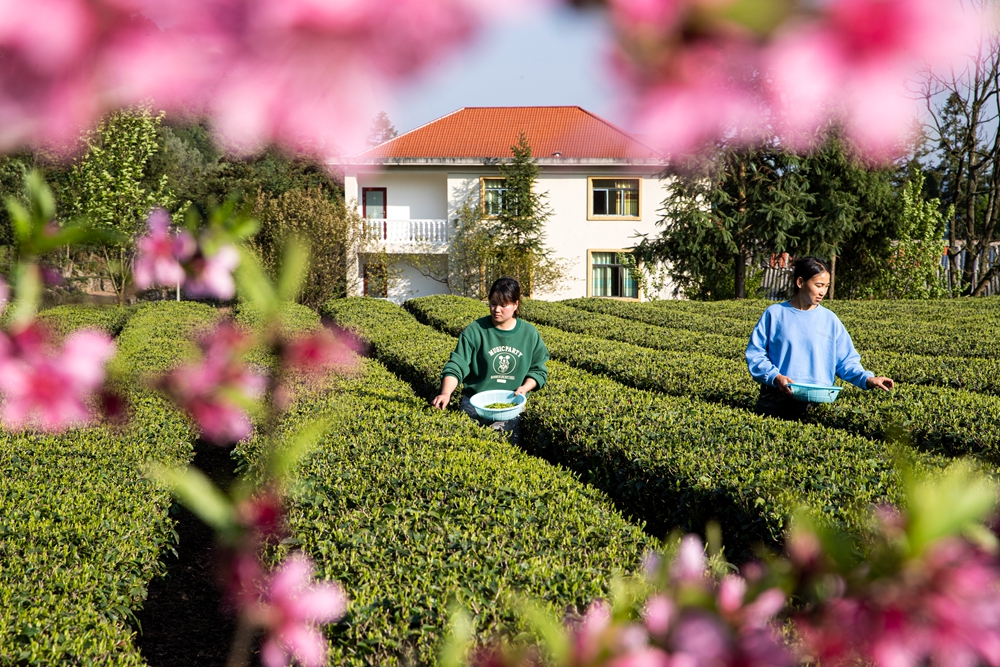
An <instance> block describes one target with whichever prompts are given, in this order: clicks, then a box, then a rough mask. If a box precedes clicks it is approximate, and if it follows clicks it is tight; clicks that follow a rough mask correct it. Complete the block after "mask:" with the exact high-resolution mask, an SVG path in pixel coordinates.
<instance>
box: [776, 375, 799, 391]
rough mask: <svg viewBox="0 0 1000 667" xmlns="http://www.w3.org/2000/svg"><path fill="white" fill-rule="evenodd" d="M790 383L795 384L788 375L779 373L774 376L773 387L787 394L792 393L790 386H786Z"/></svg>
mask: <svg viewBox="0 0 1000 667" xmlns="http://www.w3.org/2000/svg"><path fill="white" fill-rule="evenodd" d="M790 384H795V383H794V382H792V378H790V377H788V376H787V375H779V376H778V377H776V378H774V388H775V389H777V390H778V391H780V392H783V393H785V394H787V395H789V396H791V395H792V388H791V387H789V386H788V385H790Z"/></svg>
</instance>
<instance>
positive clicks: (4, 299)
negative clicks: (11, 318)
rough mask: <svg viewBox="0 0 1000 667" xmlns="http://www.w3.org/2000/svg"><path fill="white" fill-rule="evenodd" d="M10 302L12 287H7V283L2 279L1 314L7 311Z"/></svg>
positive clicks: (0, 290) (0, 281)
mask: <svg viewBox="0 0 1000 667" xmlns="http://www.w3.org/2000/svg"><path fill="white" fill-rule="evenodd" d="M9 302H10V286H8V285H7V281H5V280H4V279H3V278H0V314H2V313H3V311H4V310H6V309H7V304H8V303H9Z"/></svg>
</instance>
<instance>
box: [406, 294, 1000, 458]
mask: <svg viewBox="0 0 1000 667" xmlns="http://www.w3.org/2000/svg"><path fill="white" fill-rule="evenodd" d="M449 304H450V305H449ZM556 305H558V304H556ZM538 306H539V304H537V303H533V304H532V307H531V309H530V310H528V311H527V314H528V315H533V314H534V312H535V311H537V310H542V308H539V307H538ZM407 307H408V308H409V309H410V310H411V311H414V312H420V313H421V315H420V318H421V319H423V320H424V321H427V322H428V323H432V324H435V325H436V324H437V322H442V321H444V322H447V325H446V328H447V330H449V331H452V332H453V331H455V330H456V329H458V328H460V327H462V326H464V324H465V323H468V322H470V321H471V320H472V319H474V318H475V317H477V316H481V315H482V313H483V312H485V306H483V305H482V304H481V303H479V302H478V301H473V300H471V299H461V298H458V297H424V298H422V299H415V300H413V301H411V302H409V303H408V306H407ZM548 314H549V317H548V318H547V321H558V318H556V317H553V316H552V314H551V312H550V313H548ZM539 332H540V333H541V334H542V339H543V340H544V341H545V343H546V345H547V346H548V347H549V351H550V353H551V354H552V356H553V357H554V358H557V359H560V360H562V361H565V362H567V363H569V364H571V365H573V366H576V367H578V368H582V369H585V370H588V371H592V372H595V373H600V374H603V375H607V376H609V377H612V378H614V379H615V380H617V381H618V382H621V383H623V384H626V385H629V386H633V387H637V388H640V389H648V390H652V391H660V392H664V393H667V394H672V395H676V396H690V397H696V398H700V399H703V400H706V401H711V402H715V403H723V404H725V405H728V406H731V407H735V408H745V409H752V408H753V406H754V404H755V402H756V399H757V385H756V384H755V383H754V382H753V381H752V380H751V379H750V375H749V372H748V371H747V368H746V364H745V363H744V362H737V361H732V360H726V359H721V358H718V357H713V356H708V355H704V354H697V353H687V354H684V353H676V352H661V351H654V350H651V349H648V348H644V347H640V346H638V345H629V344H626V343H614V344H609V343H608V342H607V341H606V340H603V339H601V338H596V337H591V336H582V335H579V334H573V333H567V332H565V331H561V330H560V329H555V328H552V327H545V326H539ZM805 420H806V421H810V422H813V423H815V424H821V425H824V426H828V427H831V428H836V429H844V430H847V431H850V432H851V433H854V434H856V435H861V436H864V437H868V438H876V439H885V438H887V437H888V436H889V435H890V433H892V432H893V431H894V430H895V429H896V428H898V427H903V428H905V429H906V430H907V431H908V433H909V434H910V437H911V438H912V439H913V442H914V444H916V445H917V446H919V447H920V448H921V449H924V450H926V451H930V452H936V453H939V454H944V455H949V456H955V455H966V454H969V455H973V456H976V457H978V458H980V459H982V460H984V461H988V462H990V463H993V464H998V463H1000V433H998V432H997V430H996V427H995V425H996V424H997V422H998V420H1000V398H997V397H994V396H986V395H979V394H973V393H970V392H966V391H960V390H948V389H941V388H938V387H921V386H913V385H906V384H899V385H897V387H896V388H895V389H894V390H893V391H892V392H891V393H888V394H887V393H884V392H882V391H862V390H859V389H857V388H856V387H853V386H848V387H846V388H845V389H844V390H843V391H842V392H841V395H840V397H839V398H838V399H837V401H836V402H835V403H833V404H830V405H817V406H815V407H814V408H812V409H811V410H810V412H809V414H808V416H807V417H806V418H805Z"/></svg>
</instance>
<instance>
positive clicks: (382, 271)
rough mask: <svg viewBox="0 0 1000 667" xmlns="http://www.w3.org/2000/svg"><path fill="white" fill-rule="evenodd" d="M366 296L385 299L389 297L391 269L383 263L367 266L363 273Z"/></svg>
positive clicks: (373, 263)
mask: <svg viewBox="0 0 1000 667" xmlns="http://www.w3.org/2000/svg"><path fill="white" fill-rule="evenodd" d="M362 276H363V278H364V293H365V296H372V297H376V298H379V299H385V298H388V296H389V268H388V267H387V266H386V265H385V263H383V262H372V263H371V264H365V268H364V271H363V272H362Z"/></svg>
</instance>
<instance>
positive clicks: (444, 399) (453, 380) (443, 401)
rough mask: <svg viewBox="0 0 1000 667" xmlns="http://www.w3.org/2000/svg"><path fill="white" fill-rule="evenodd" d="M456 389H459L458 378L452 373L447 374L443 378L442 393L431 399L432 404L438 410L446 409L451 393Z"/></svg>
mask: <svg viewBox="0 0 1000 667" xmlns="http://www.w3.org/2000/svg"><path fill="white" fill-rule="evenodd" d="M456 389H458V378H457V377H454V376H452V375H445V376H444V378H443V379H442V380H441V393H439V394H438V395H437V396H435V397H434V400H432V401H431V405H433V406H434V407H435V408H437V409H438V410H444V409H445V408H446V407H448V402H449V401H450V400H451V395H452V394H453V393H454V392H455V390H456Z"/></svg>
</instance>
